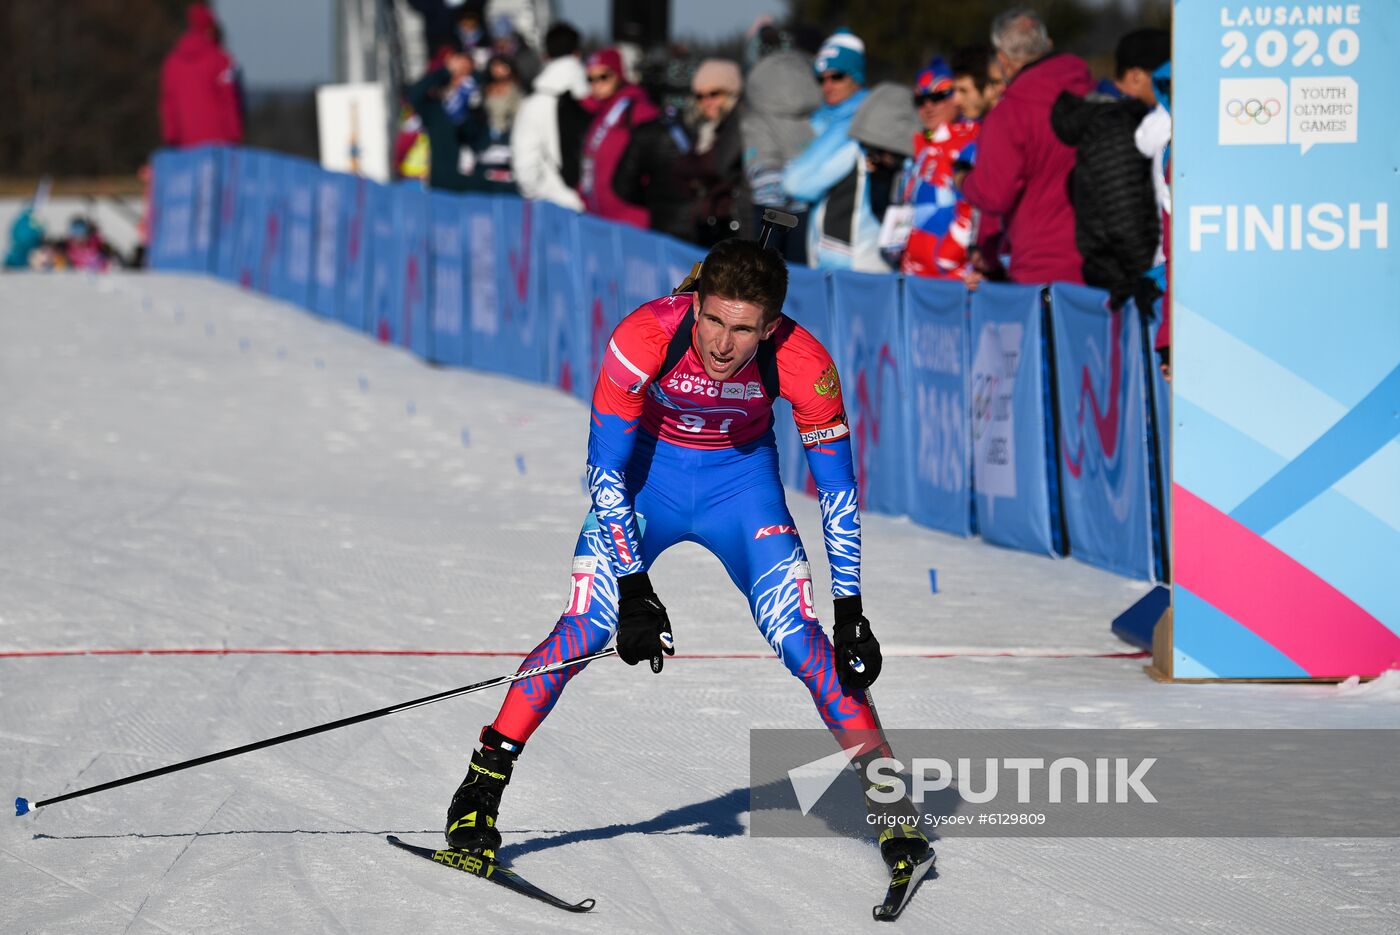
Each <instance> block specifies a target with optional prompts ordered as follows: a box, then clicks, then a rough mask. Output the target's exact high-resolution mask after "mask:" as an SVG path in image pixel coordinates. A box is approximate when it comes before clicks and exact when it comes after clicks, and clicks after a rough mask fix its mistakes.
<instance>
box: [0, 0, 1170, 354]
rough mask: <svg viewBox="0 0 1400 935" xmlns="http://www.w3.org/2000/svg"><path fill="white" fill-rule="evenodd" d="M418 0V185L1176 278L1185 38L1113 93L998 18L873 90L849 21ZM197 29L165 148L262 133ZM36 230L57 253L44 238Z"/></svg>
mask: <svg viewBox="0 0 1400 935" xmlns="http://www.w3.org/2000/svg"><path fill="white" fill-rule="evenodd" d="M408 3H409V5H410V6H411V7H413V8H414V9H415V10H417V12H418V13H419V14H421V15H422V17H423V25H424V35H425V37H426V43H427V60H428V65H427V68H426V71H425V72H424V74H422V75H421V76H419V77H418V78H417V79H416V80H414V81H412V82H411V83H410V84H409V85H408V86H407V87H406V88H404V93H403V99H402V111H401V122H400V132H399V136H398V139H397V140H395V144H394V151H393V165H394V171H395V174H396V175H397V176H399V177H401V178H419V179H422V180H423V182H424V183H425V184H426V185H429V186H430V187H432V188H436V189H446V190H453V191H478V192H511V193H519V194H520V195H522V196H524V197H527V198H532V199H539V200H545V201H550V202H553V203H555V204H559V205H562V206H564V207H566V208H568V209H571V210H574V211H584V212H588V213H590V214H594V215H597V216H599V217H603V218H607V219H609V220H612V221H616V222H619V223H623V224H630V225H633V226H635V227H639V228H646V229H650V230H654V231H658V232H661V233H665V234H668V235H670V236H672V237H676V238H678V239H680V240H684V241H689V242H692V243H695V244H697V245H699V246H701V247H707V248H708V247H710V246H712V245H714V244H715V243H717V242H719V241H720V240H723V239H725V238H727V237H733V236H749V237H751V236H754V234H755V233H756V231H757V228H758V219H759V218H760V217H761V216H762V213H763V211H764V210H765V209H768V208H777V209H780V210H782V211H785V212H788V213H790V214H792V215H794V216H795V217H796V218H797V219H798V223H797V226H796V227H795V228H793V229H792V230H790V231H785V232H783V231H779V232H777V233H778V236H779V238H780V239H779V240H778V241H776V245H777V246H778V247H779V249H781V250H782V251H783V252H784V254H785V256H786V257H787V259H788V260H789V262H792V263H796V264H807V265H810V266H814V267H819V268H825V269H853V270H859V271H865V272H890V271H897V272H902V273H904V274H905V275H909V276H925V277H934V278H940V279H951V280H958V281H961V282H963V283H965V284H966V285H967V286H968V288H973V289H975V288H976V287H977V286H978V284H979V283H981V282H983V281H984V280H989V279H992V280H995V279H1006V280H1010V281H1013V282H1019V283H1044V282H1051V281H1059V282H1085V283H1088V284H1090V285H1095V286H1100V287H1103V288H1105V289H1108V290H1109V291H1110V292H1111V293H1112V295H1113V296H1114V299H1115V301H1118V302H1121V301H1124V300H1126V299H1127V298H1128V297H1132V298H1135V299H1136V300H1137V301H1138V304H1139V307H1151V305H1152V304H1153V300H1154V299H1156V298H1157V297H1158V296H1160V295H1161V294H1162V292H1163V291H1164V290H1165V286H1166V276H1165V266H1164V263H1165V260H1166V239H1165V237H1164V234H1165V232H1166V230H1167V229H1168V222H1169V218H1170V192H1169V190H1168V187H1167V181H1166V180H1167V178H1168V172H1167V166H1168V160H1169V157H1170V152H1169V142H1170V137H1171V119H1170V115H1169V111H1168V104H1169V90H1170V52H1171V47H1170V38H1169V36H1168V34H1167V33H1166V32H1165V31H1164V30H1159V29H1140V30H1137V31H1134V32H1131V33H1129V34H1128V35H1126V36H1124V37H1123V38H1122V39H1121V40H1120V41H1119V43H1118V46H1117V48H1116V50H1115V69H1114V75H1113V77H1112V79H1106V80H1103V81H1100V82H1097V83H1095V80H1094V78H1093V76H1092V75H1091V73H1090V69H1089V66H1088V65H1087V64H1086V63H1085V61H1084V60H1083V59H1081V58H1079V57H1077V56H1075V55H1072V54H1068V53H1064V52H1059V51H1056V50H1055V47H1054V43H1053V41H1052V39H1051V37H1050V35H1049V34H1048V32H1047V30H1046V27H1045V24H1044V22H1043V21H1042V19H1041V18H1040V17H1039V16H1038V15H1037V14H1036V13H1035V12H1034V11H1032V10H1030V9H1011V10H1008V11H1006V12H1004V13H1002V14H1001V15H1000V16H998V17H997V18H996V19H995V21H993V22H992V23H990V24H989V25H990V28H989V38H990V44H988V45H974V46H967V47H963V48H957V49H950V50H947V52H946V54H940V55H936V56H934V57H933V58H932V59H931V60H930V61H929V62H928V63H927V64H926V66H925V67H923V68H922V69H920V70H919V71H918V73H917V74H914V75H911V76H910V77H909V80H908V81H904V82H883V83H879V84H874V85H873V86H872V85H871V84H870V82H869V81H868V77H867V71H868V69H867V49H866V46H865V43H864V42H863V41H862V40H861V38H860V37H859V36H857V35H855V34H854V33H852V32H851V31H849V30H847V29H838V30H837V31H836V32H834V33H832V34H831V35H829V36H827V37H826V38H825V39H824V40H822V41H820V42H819V43H818V42H809V41H808V40H809V37H810V36H811V35H812V34H811V33H810V31H805V30H801V29H785V28H781V27H779V26H778V25H777V24H775V23H774V22H772V21H771V20H769V19H767V18H760V20H758V21H757V22H755V24H754V26H753V27H752V28H751V29H750V31H749V34H748V36H747V41H746V43H745V45H744V52H743V54H742V56H741V57H742V59H743V61H742V62H740V61H732V60H728V59H722V58H706V59H703V60H700V61H695V60H694V58H693V57H692V56H689V54H688V53H687V52H686V51H685V49H684V48H683V47H679V46H678V47H673V48H670V49H659V50H653V51H652V52H651V53H648V56H647V57H645V58H644V57H643V55H642V53H640V52H638V51H637V50H635V49H634V48H631V47H609V48H600V49H596V50H592V51H586V50H585V49H584V48H583V45H582V40H581V37H580V35H579V33H578V31H577V30H576V29H575V28H573V27H572V26H571V25H569V24H568V23H564V22H557V23H555V24H554V25H552V26H551V27H550V28H549V29H548V30H547V31H546V32H545V33H544V35H543V36H542V39H541V41H540V42H539V45H540V48H538V49H535V48H534V47H532V45H531V43H530V42H529V41H527V40H526V38H525V36H524V35H522V33H521V32H520V30H519V29H517V27H516V25H515V23H514V22H513V21H512V20H511V19H510V18H509V17H507V16H499V17H496V18H495V20H494V21H492V22H489V23H488V22H487V18H486V12H485V10H486V4H485V3H484V2H483V0H465V2H460V3H456V4H449V3H447V2H445V0H408ZM187 19H188V27H187V30H186V32H185V34H184V35H183V36H182V37H181V39H180V41H179V42H178V43H177V45H176V46H175V47H174V48H173V49H172V51H171V53H170V54H169V55H168V56H167V58H166V61H165V64H164V67H163V69H162V75H161V102H160V109H161V123H162V131H163V136H164V140H165V143H166V145H169V146H192V145H199V144H201V143H235V144H236V143H238V142H241V140H242V137H243V129H244V114H245V108H244V106H243V100H242V99H243V95H242V91H241V79H240V77H239V73H238V69H237V66H236V65H235V63H234V62H233V60H232V58H231V57H230V56H229V55H228V53H227V51H226V50H225V49H224V47H223V44H222V36H221V31H220V29H219V24H218V22H217V21H216V19H215V18H214V16H213V14H212V13H211V12H210V10H209V8H208V7H207V6H206V5H205V4H203V3H198V2H197V3H194V4H191V5H190V6H189V8H188V10H187ZM807 46H813V47H814V48H811V49H810V51H808V50H807V48H806V47H807ZM644 74H645V75H647V76H648V80H646V81H643V80H641V78H642V76H643V75H644ZM687 92H688V93H687ZM79 227H81V228H82V229H78V228H75V230H74V231H73V232H72V233H71V236H70V237H69V238H68V240H67V241H65V244H66V243H67V242H69V241H71V242H72V243H75V244H77V245H78V247H77V248H76V249H75V250H73V251H68V250H67V249H66V247H65V251H64V256H65V257H66V254H67V253H68V252H72V253H74V255H75V257H76V258H75V259H74V260H72V262H73V263H74V265H78V264H80V263H81V264H91V263H101V262H106V261H107V259H108V256H107V255H106V254H104V253H103V252H102V251H100V250H99V251H96V252H93V251H87V252H84V251H85V248H84V246H83V245H84V244H86V243H87V242H88V239H90V238H91V237H95V236H96V233H95V231H91V230H88V228H90V223H86V226H84V225H79ZM12 235H13V238H14V241H15V242H16V243H18V242H19V241H20V240H22V239H24V237H27V238H28V241H26V243H27V244H28V245H29V246H30V247H34V246H37V245H38V244H39V238H38V237H37V236H36V234H35V232H34V231H33V230H29V229H27V228H26V229H25V230H19V227H18V226H17V228H16V230H15V231H14V232H12ZM22 252H25V253H26V254H27V253H28V251H22ZM89 253H91V254H92V255H91V256H89V255H88V254H89ZM7 260H8V261H9V263H10V264H11V265H19V264H20V262H21V258H20V257H19V256H18V255H15V256H10V257H7ZM1166 331H1167V329H1166V328H1163V329H1162V334H1163V336H1162V338H1161V339H1160V342H1159V343H1161V344H1162V345H1163V346H1164V347H1165V343H1166V337H1165V335H1166ZM1164 363H1165V354H1164Z"/></svg>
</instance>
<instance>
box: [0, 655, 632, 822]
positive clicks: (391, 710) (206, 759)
mask: <svg viewBox="0 0 1400 935" xmlns="http://www.w3.org/2000/svg"><path fill="white" fill-rule="evenodd" d="M616 653H617V648H616V647H608V648H607V649H600V650H598V652H596V653H588V654H587V655H584V656H575V657H574V658H572V659H564V660H561V661H560V662H550V663H546V664H545V665H542V666H534V667H533V668H529V669H522V670H520V671H519V672H512V673H511V674H510V675H502V676H500V677H498V678H494V679H487V680H486V681H484V682H477V683H476V684H475V685H464V686H462V687H461V688H453V689H450V690H448V691H445V692H438V693H437V694H436V695H425V696H424V697H422V698H416V699H414V700H413V701H405V702H404V703H402V704H396V705H390V706H389V707H387V708H380V709H379V710H378V711H366V712H365V713H364V714H356V715H353V716H351V717H347V718H341V719H340V720H338V721H331V722H329V723H327V724H318V725H316V726H315V727H307V728H304V729H303V730H298V731H292V732H291V733H290V734H282V735H281V736H278V737H269V738H268V739H267V740H259V741H256V742H254V743H248V744H244V745H243V746H241V747H233V748H231V749H229V750H221V751H219V752H218V753H210V754H206V755H205V756H200V757H195V758H194V759H193V760H185V761H184V762H183V763H173V764H171V765H170V766H162V767H160V768H158V769H150V770H146V772H144V773H137V774H136V775H134V776H127V777H125V778H124V779H113V780H112V781H111V782H104V783H102V784H101V785H98V786H89V787H88V788H86V789H78V790H77V791H75V792H65V793H64V794H63V795H56V796H54V797H52V798H48V799H40V800H39V801H38V802H30V801H29V800H28V799H26V798H23V797H19V798H16V799H15V815H16V816H19V815H23V814H25V813H27V812H31V811H33V810H34V809H36V808H43V807H44V806H46V805H53V804H55V803H57V802H62V801H65V800H67V799H76V798H78V797H79V796H83V795H92V794H93V793H94V792H103V791H106V790H107V789H115V788H117V787H118V786H127V785H130V784H131V783H134V782H144V781H145V780H147V779H154V778H156V777H157V776H164V775H166V774H167V773H176V772H179V771H180V770H182V769H189V768H190V767H193V766H203V765H204V764H205V763H213V762H214V761H215V760H226V759H228V758H229V757H231V756H240V755H241V754H244V753H252V752H253V751H254V750H262V749H264V748H265V747H273V746H276V745H277V744H279V743H286V742H287V741H289V740H300V739H301V738H302V737H310V736H312V735H313V734H324V733H325V732H326V731H330V730H337V729H339V728H341V727H349V726H350V725H351V724H360V723H363V722H364V721H372V720H374V719H375V718H378V717H384V716H386V715H389V714H398V713H399V712H400V711H407V710H408V709H410V708H421V707H422V706H423V705H430V704H433V703H434V702H438V701H446V700H447V699H449V698H456V697H458V696H459V695H469V694H471V693H472V692H479V691H482V690H484V689H487V688H494V687H495V686H497V685H506V684H509V683H510V682H518V681H520V680H521V679H527V678H532V677H534V676H536V675H544V674H545V673H547V672H556V671H558V670H559V669H567V668H568V667H569V666H577V665H583V664H584V663H587V662H592V661H593V660H595V659H602V658H603V657H604V656H612V655H615V654H616Z"/></svg>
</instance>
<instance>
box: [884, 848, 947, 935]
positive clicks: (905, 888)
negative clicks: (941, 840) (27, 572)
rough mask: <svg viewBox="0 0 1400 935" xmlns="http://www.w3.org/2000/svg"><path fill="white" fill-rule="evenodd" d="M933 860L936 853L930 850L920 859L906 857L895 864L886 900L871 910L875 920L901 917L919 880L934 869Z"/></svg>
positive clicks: (887, 920)
mask: <svg viewBox="0 0 1400 935" xmlns="http://www.w3.org/2000/svg"><path fill="white" fill-rule="evenodd" d="M933 861H934V854H933V851H932V850H930V851H929V852H928V854H926V855H925V856H924V857H923V858H922V859H920V860H917V861H915V860H909V859H905V860H901V861H900V862H899V863H897V864H895V865H894V869H893V870H891V871H890V888H889V889H888V890H887V891H886V892H885V901H884V902H882V903H881V904H880V905H878V906H875V907H874V908H872V909H871V910H870V911H871V913H872V914H873V915H874V916H875V921H877V922H893V921H894V920H895V919H898V918H899V914H900V913H901V912H903V911H904V907H905V906H907V905H908V904H909V897H911V896H913V895H914V890H916V889H917V888H918V886H919V881H920V880H922V879H923V878H924V877H925V876H927V875H928V872H929V871H930V870H932V869H933Z"/></svg>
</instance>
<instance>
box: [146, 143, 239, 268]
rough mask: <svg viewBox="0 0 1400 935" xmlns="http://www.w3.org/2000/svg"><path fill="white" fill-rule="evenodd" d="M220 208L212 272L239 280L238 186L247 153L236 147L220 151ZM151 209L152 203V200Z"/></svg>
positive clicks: (216, 217) (224, 148) (216, 221)
mask: <svg viewBox="0 0 1400 935" xmlns="http://www.w3.org/2000/svg"><path fill="white" fill-rule="evenodd" d="M221 153H222V156H221V160H220V166H221V168H220V172H219V206H218V214H217V215H216V216H215V225H216V232H215V235H214V266H213V269H212V271H213V273H214V275H216V276H218V277H219V278H220V279H226V280H228V281H229V282H235V281H237V279H238V212H239V205H240V202H239V197H238V186H239V183H240V176H241V174H242V172H243V167H244V165H245V164H246V160H247V158H248V152H247V150H244V149H239V148H238V147H236V146H228V147H222V148H221ZM152 206H153V207H154V200H153V201H152Z"/></svg>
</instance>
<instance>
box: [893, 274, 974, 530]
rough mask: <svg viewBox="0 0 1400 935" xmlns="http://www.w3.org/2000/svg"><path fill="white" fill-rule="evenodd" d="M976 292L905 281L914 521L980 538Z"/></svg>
mask: <svg viewBox="0 0 1400 935" xmlns="http://www.w3.org/2000/svg"><path fill="white" fill-rule="evenodd" d="M967 303H968V292H967V289H966V288H964V287H963V284H962V283H960V282H949V281H945V280H938V279H916V278H908V279H905V280H904V340H903V342H902V343H901V349H902V352H901V354H900V361H901V363H902V365H903V373H904V386H905V391H904V405H903V409H904V414H905V425H906V430H905V432H906V434H905V438H906V440H907V445H908V458H907V459H906V461H905V464H906V468H907V474H908V479H909V494H908V496H909V501H908V513H909V518H910V519H912V520H914V522H916V523H921V524H922V525H925V526H932V527H933V528H935V529H942V530H944V531H945V532H951V533H956V534H958V535H960V536H968V535H971V534H972V419H971V407H970V405H969V402H968V399H969V397H968V375H969V372H970V369H971V367H970V365H971V360H970V351H969V346H968V345H969V341H968V311H967Z"/></svg>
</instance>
